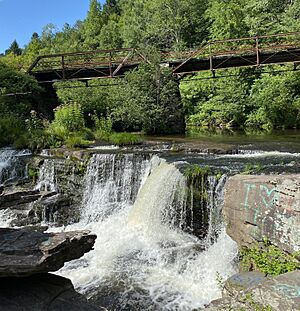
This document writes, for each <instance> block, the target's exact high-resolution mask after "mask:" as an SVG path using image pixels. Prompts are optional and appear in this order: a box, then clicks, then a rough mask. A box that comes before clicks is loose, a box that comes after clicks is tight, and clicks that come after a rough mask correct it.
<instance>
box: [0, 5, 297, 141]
mask: <svg viewBox="0 0 300 311" xmlns="http://www.w3.org/2000/svg"><path fill="white" fill-rule="evenodd" d="M299 17H300V0H295V1H290V0H282V1H281V0H265V1H261V0H250V1H246V0H226V1H224V0H211V1H207V0H106V1H105V2H104V3H103V5H101V4H100V1H99V0H98V1H97V0H90V5H89V10H88V12H87V15H86V17H85V18H84V20H82V21H80V20H78V21H76V23H75V24H74V25H69V24H67V23H66V24H65V25H64V26H63V27H62V28H58V27H56V26H55V25H53V24H48V25H45V27H44V28H43V29H42V30H41V32H39V33H33V34H32V36H31V39H30V41H29V42H28V44H27V45H26V46H25V47H24V49H21V48H20V47H19V45H18V43H17V42H16V41H14V42H12V44H11V46H10V47H8V49H7V50H6V52H5V54H6V55H3V56H1V58H0V115H1V119H3V120H0V131H1V133H6V134H3V135H2V137H1V139H0V140H1V141H0V145H3V144H11V143H13V142H14V141H15V142H16V140H18V142H17V143H18V144H19V145H23V144H25V145H26V144H27V142H26V141H27V139H32V140H33V141H35V143H32V147H34V146H36V147H38V146H42V145H54V146H56V145H59V144H61V143H63V141H64V140H65V139H66V138H67V137H69V136H70V135H69V134H68V132H70V133H73V132H76V131H77V132H78V131H79V132H82V135H83V136H82V139H84V140H85V137H84V136H86V134H87V132H86V130H85V127H88V128H95V124H94V120H93V116H97V118H99V119H101V118H105V119H108V118H110V120H111V123H112V124H111V126H112V128H111V130H107V129H106V130H102V129H101V126H100V129H98V130H96V131H95V133H96V136H97V137H99V138H101V137H104V139H108V137H109V135H110V134H111V133H112V132H113V130H116V131H141V130H143V131H144V132H145V133H151V134H162V133H167V134H168V133H169V134H175V133H182V132H183V131H184V128H185V122H184V119H183V113H184V114H185V119H186V122H187V123H188V124H189V125H190V126H198V127H199V126H200V127H209V128H231V127H235V128H242V129H245V130H246V131H253V130H255V131H256V130H261V129H262V130H266V131H270V130H272V129H276V128H299V127H300V91H299V90H300V84H299V83H300V82H299V81H300V79H299V78H300V74H299V72H297V71H293V72H292V71H291V70H290V69H291V68H290V67H285V68H287V69H289V71H286V72H284V73H278V72H277V71H278V70H280V71H282V67H279V66H273V67H268V72H265V70H264V69H262V68H255V69H238V70H237V69H230V70H225V71H223V74H224V75H228V77H227V78H222V79H209V80H203V78H207V77H209V76H210V75H211V73H210V72H206V73H199V74H197V75H195V76H193V77H192V78H191V77H189V78H187V79H182V80H181V81H182V82H181V83H180V94H179V91H178V86H179V81H177V80H176V79H175V78H174V77H172V76H171V73H170V71H168V70H167V69H163V68H162V67H160V66H158V64H159V57H158V56H157V55H159V53H158V52H157V51H159V50H161V49H164V50H174V51H179V50H182V49H189V48H199V47H200V46H202V45H205V44H206V43H207V41H209V40H214V39H226V38H238V37H248V36H256V35H265V34H274V33H279V32H291V31H298V30H299V27H300V24H299V20H300V19H299ZM234 44H235V43H232V45H233V46H234ZM128 47H137V48H138V49H139V50H140V51H142V53H143V54H144V55H146V56H147V59H149V60H150V63H151V65H150V64H146V65H144V66H140V67H139V69H135V70H134V71H132V72H130V73H128V74H126V77H125V79H124V80H123V81H122V82H121V81H119V80H117V79H111V80H109V81H105V83H104V86H103V87H102V86H99V81H90V82H89V83H88V84H89V86H91V87H85V84H83V83H82V82H63V83H61V84H57V85H55V86H56V88H57V95H58V97H59V99H60V101H61V102H63V103H69V102H77V103H80V106H81V108H80V113H79V114H78V115H77V117H76V114H75V113H70V112H68V109H65V108H59V109H58V110H59V111H60V109H62V110H61V112H56V115H57V116H56V120H55V121H54V123H53V124H51V125H50V126H49V127H48V126H46V125H45V128H44V129H37V130H36V131H34V132H32V133H27V130H26V125H25V120H26V119H29V118H30V111H32V110H35V111H38V112H40V111H41V109H39V108H40V107H41V105H42V104H44V101H42V100H41V97H40V95H41V92H42V89H41V88H40V87H39V86H38V84H37V82H36V81H35V80H34V79H33V78H30V77H28V76H26V75H24V74H22V73H21V72H19V71H20V70H22V71H25V70H26V69H27V68H28V67H29V65H30V64H31V63H32V62H33V61H34V59H35V58H36V57H38V56H39V55H42V54H51V53H64V52H74V51H82V50H88V49H111V48H128ZM12 68H14V69H17V70H18V72H17V71H15V70H14V69H12ZM73 86H75V87H76V88H70V87H73ZM15 93H21V94H22V95H17V96H9V95H11V94H15ZM70 109H71V108H70ZM70 109H69V110H70ZM12 116H15V117H16V120H17V122H16V124H12V125H11V130H9V129H8V128H9V127H8V120H9V119H10V118H12ZM38 117H39V116H38ZM76 118H77V119H76ZM75 119H76V120H75ZM24 129H25V132H26V133H27V134H26V135H27V138H26V135H25V133H24V135H19V134H18V133H21V132H22V131H23V130H24ZM8 132H11V134H10V133H8ZM83 132H85V134H84V133H83ZM34 133H35V134H36V135H35V134H34ZM89 136H91V135H89ZM73 140H75V138H73ZM87 140H90V138H89V139H87Z"/></svg>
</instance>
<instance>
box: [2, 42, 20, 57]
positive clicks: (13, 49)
mask: <svg viewBox="0 0 300 311" xmlns="http://www.w3.org/2000/svg"><path fill="white" fill-rule="evenodd" d="M8 54H13V55H21V54H22V49H21V48H20V47H19V44H18V42H17V41H16V40H14V41H13V42H12V44H11V45H10V47H9V48H8V49H7V50H6V51H5V55H8Z"/></svg>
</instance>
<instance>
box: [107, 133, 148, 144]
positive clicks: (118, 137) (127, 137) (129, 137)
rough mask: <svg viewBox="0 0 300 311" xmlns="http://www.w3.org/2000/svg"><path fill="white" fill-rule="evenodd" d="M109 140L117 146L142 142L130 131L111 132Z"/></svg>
mask: <svg viewBox="0 0 300 311" xmlns="http://www.w3.org/2000/svg"><path fill="white" fill-rule="evenodd" d="M109 142H110V143H112V144H114V145H118V146H124V145H137V144H140V143H142V139H141V137H140V136H138V135H135V134H131V133H113V134H111V135H110V136H109Z"/></svg>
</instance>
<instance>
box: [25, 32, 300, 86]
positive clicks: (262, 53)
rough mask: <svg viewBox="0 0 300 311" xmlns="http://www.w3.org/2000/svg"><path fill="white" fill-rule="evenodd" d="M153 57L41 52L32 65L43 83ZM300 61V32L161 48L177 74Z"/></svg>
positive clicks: (100, 74) (121, 68)
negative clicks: (184, 48)
mask: <svg viewBox="0 0 300 311" xmlns="http://www.w3.org/2000/svg"><path fill="white" fill-rule="evenodd" d="M144 62H148V63H150V61H149V60H148V59H147V57H146V56H145V55H143V53H142V52H141V51H139V50H137V49H118V50H95V51H88V52H75V53H64V54H52V55H43V56H39V57H38V58H37V59H36V60H35V61H34V63H33V64H32V65H31V66H30V68H29V69H28V71H27V72H28V73H29V74H31V75H32V76H34V77H35V78H36V79H37V80H38V81H39V82H40V83H53V82H56V81H66V80H79V81H86V80H90V79H98V78H116V77H123V76H124V74H125V73H126V72H128V71H130V70H132V69H134V68H136V67H138V66H139V64H141V63H144ZM299 62H300V32H296V33H285V34H277V35H269V36H257V37H249V38H238V39H229V40H218V41H211V42H207V43H206V44H204V45H203V46H202V47H200V48H199V49H197V50H188V51H181V52H166V51H164V52H161V61H160V63H161V66H164V67H169V68H170V69H171V70H172V72H173V74H174V75H178V76H181V75H186V74H191V73H195V72H200V71H209V70H210V71H212V72H213V73H214V72H215V71H216V70H221V69H226V68H239V67H260V66H265V65H271V64H286V63H294V64H295V66H296V65H297V64H298V63H299Z"/></svg>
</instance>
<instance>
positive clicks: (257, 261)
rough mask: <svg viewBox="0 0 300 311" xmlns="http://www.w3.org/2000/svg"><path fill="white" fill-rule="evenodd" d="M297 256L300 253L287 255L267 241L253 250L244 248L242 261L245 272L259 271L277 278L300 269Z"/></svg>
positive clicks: (241, 254)
mask: <svg viewBox="0 0 300 311" xmlns="http://www.w3.org/2000/svg"><path fill="white" fill-rule="evenodd" d="M297 256H299V252H298V253H294V254H292V255H290V254H287V253H285V252H283V251H282V250H280V249H279V248H278V247H276V246H274V245H272V244H271V243H270V242H269V241H268V240H266V239H265V240H264V241H263V242H261V243H258V244H257V245H256V246H254V247H252V248H243V249H242V250H241V252H240V261H241V266H242V268H243V269H244V270H250V271H251V270H259V271H261V272H263V273H265V274H266V275H272V276H275V275H279V274H282V273H286V272H290V271H293V270H296V269H300V262H299V260H298V259H297Z"/></svg>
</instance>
